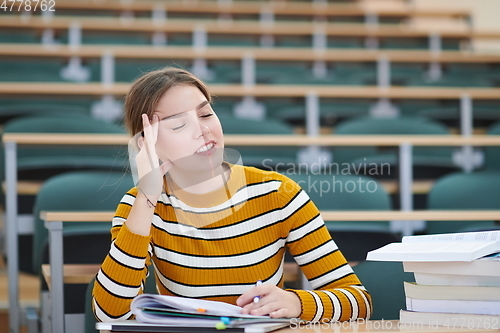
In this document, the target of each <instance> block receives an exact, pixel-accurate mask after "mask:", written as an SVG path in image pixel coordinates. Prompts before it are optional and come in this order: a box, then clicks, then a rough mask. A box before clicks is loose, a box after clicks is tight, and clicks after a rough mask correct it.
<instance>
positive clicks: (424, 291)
mask: <svg viewBox="0 0 500 333" xmlns="http://www.w3.org/2000/svg"><path fill="white" fill-rule="evenodd" d="M404 290H405V295H406V297H410V298H417V299H445V300H446V299H448V300H473V301H499V302H500V287H483V286H451V285H446V286H433V285H422V284H418V283H414V282H404Z"/></svg>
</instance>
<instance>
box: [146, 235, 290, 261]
mask: <svg viewBox="0 0 500 333" xmlns="http://www.w3.org/2000/svg"><path fill="white" fill-rule="evenodd" d="M284 244H285V240H284V239H278V240H276V241H275V242H274V243H272V244H269V245H268V246H266V247H264V248H261V249H259V250H257V251H255V252H251V253H243V254H239V255H235V256H231V257H227V256H220V257H219V256H217V257H198V256H189V255H185V254H183V253H175V252H172V251H170V250H168V249H164V248H160V247H155V250H154V252H155V254H156V257H158V258H159V259H164V260H167V261H169V262H171V263H173V264H178V265H182V266H186V267H190V268H221V267H223V268H233V267H241V266H245V265H253V264H256V263H257V262H261V261H263V260H266V259H267V258H270V257H272V256H274V255H275V254H276V253H277V252H278V251H279V250H280V249H281V248H282V247H283V246H284Z"/></svg>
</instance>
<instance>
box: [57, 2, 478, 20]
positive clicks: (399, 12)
mask: <svg viewBox="0 0 500 333" xmlns="http://www.w3.org/2000/svg"><path fill="white" fill-rule="evenodd" d="M155 6H158V2H157V1H148V0H143V1H131V2H121V1H99V2H96V1H94V2H88V1H82V0H80V1H75V0H58V1H57V8H58V9H75V10H81V9H83V10H86V11H89V10H94V11H96V12H98V11H103V10H112V11H147V12H150V11H152V10H153V9H154V8H155ZM164 8H165V10H167V12H168V13H192V14H256V15H258V14H260V13H261V12H262V11H263V10H267V11H270V12H272V13H274V15H287V16H290V15H299V16H304V15H311V16H313V15H319V16H364V15H366V13H367V12H370V13H373V14H376V15H378V16H389V17H392V16H402V17H418V16H427V17H453V18H465V17H468V16H469V15H470V13H469V12H468V11H467V10H461V9H439V8H418V7H417V8H416V7H414V6H412V5H410V4H406V3H404V4H394V5H391V6H390V7H388V6H377V4H370V3H368V4H363V3H356V2H353V3H346V4H337V3H327V4H321V5H317V6H315V5H312V4H311V3H310V2H307V1H300V2H293V1H263V2H255V1H231V2H219V1H206V0H204V1H196V5H190V2H186V1H180V0H170V1H169V2H168V4H165V6H164Z"/></svg>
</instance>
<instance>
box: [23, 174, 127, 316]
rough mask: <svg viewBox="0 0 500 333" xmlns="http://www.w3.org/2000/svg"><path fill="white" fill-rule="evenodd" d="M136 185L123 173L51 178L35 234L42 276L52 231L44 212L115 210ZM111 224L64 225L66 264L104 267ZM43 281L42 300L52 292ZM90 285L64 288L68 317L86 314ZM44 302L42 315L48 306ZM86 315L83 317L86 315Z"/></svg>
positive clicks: (40, 199) (36, 266) (40, 200)
mask: <svg viewBox="0 0 500 333" xmlns="http://www.w3.org/2000/svg"><path fill="white" fill-rule="evenodd" d="M133 186H134V184H133V181H132V177H131V176H130V175H129V174H124V173H122V172H100V171H82V172H69V173H64V174H61V175H57V176H54V177H52V178H50V179H48V180H47V181H46V182H45V183H44V184H43V186H42V187H41V189H40V191H39V192H38V195H37V197H36V200H35V207H34V215H35V233H34V236H33V263H32V265H33V270H34V271H35V272H37V273H38V274H40V268H41V265H42V264H45V263H48V231H47V229H46V228H45V226H44V222H43V221H42V220H41V219H40V217H39V215H40V212H42V211H52V212H53V211H83V212H85V211H114V210H115V209H116V207H117V205H118V203H119V202H120V200H121V198H122V197H123V195H124V194H125V193H126V192H127V191H128V190H130V188H132V187H133ZM110 229H111V221H108V222H66V223H63V240H64V250H63V253H64V263H65V264H100V263H102V261H103V260H104V258H105V256H106V254H107V253H108V252H109V247H110V244H111V236H110ZM40 278H41V280H42V288H41V295H42V296H41V299H42V300H45V299H46V298H47V296H45V295H47V294H48V291H47V290H48V289H47V286H46V284H45V281H44V280H43V278H42V277H41V275H40ZM85 288H86V285H81V284H66V285H65V286H64V307H65V313H66V314H83V313H84V299H85V297H84V292H85ZM47 305H48V304H46V303H45V302H42V304H41V307H42V314H43V313H45V310H44V308H45V307H46V306H47ZM82 316H83V315H82Z"/></svg>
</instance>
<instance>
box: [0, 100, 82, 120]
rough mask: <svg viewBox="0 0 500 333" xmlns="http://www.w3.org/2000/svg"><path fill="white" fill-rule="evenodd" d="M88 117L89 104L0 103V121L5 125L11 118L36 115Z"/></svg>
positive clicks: (42, 101) (51, 102)
mask: <svg viewBox="0 0 500 333" xmlns="http://www.w3.org/2000/svg"><path fill="white" fill-rule="evenodd" d="M49 114H51V115H55V114H57V115H61V116H65V115H72V114H79V115H87V116H88V115H90V102H88V103H85V102H84V101H81V102H73V101H72V102H71V103H65V102H64V101H62V102H57V101H51V100H48V101H47V100H33V101H32V100H25V101H14V100H12V101H10V102H9V101H5V103H0V119H1V122H2V123H5V122H7V121H9V120H11V119H13V118H18V117H26V116H36V115H42V116H45V115H49Z"/></svg>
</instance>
